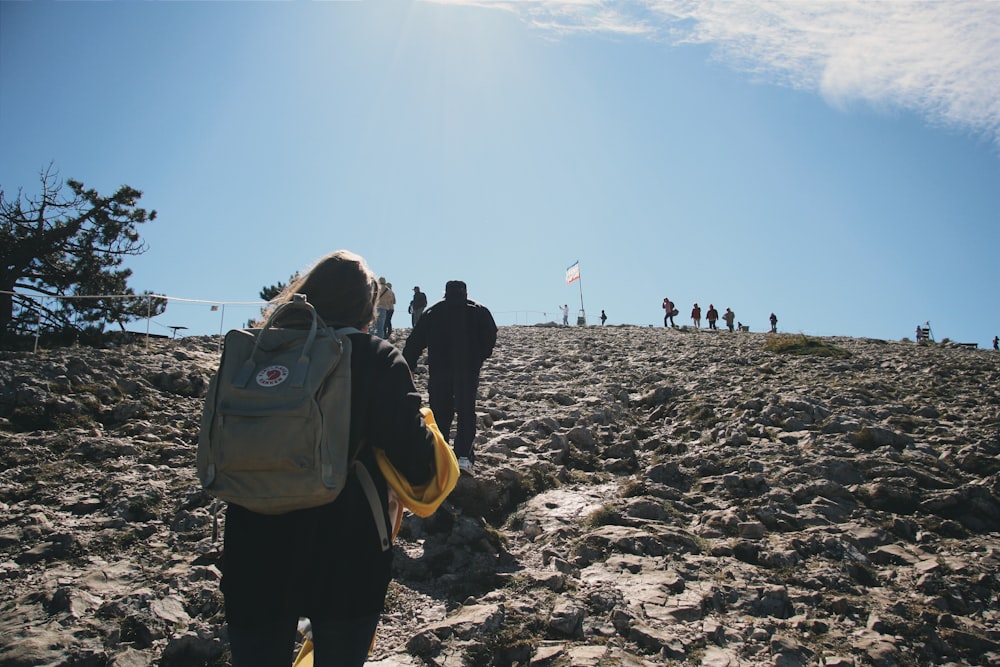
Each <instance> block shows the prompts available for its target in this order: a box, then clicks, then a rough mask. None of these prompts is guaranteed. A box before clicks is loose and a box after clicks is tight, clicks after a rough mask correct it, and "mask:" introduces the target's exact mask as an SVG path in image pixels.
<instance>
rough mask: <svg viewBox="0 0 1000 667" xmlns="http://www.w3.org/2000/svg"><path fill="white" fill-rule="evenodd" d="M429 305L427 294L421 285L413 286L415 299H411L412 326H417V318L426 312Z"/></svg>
mask: <svg viewBox="0 0 1000 667" xmlns="http://www.w3.org/2000/svg"><path fill="white" fill-rule="evenodd" d="M426 307H427V295H426V294H424V293H423V292H421V291H420V286H419V285H418V286H416V287H414V288H413V300H412V301H410V316H411V318H412V319H411V322H412V326H417V320H419V319H420V316H421V315H423V314H424V308H426Z"/></svg>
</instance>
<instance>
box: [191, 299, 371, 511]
mask: <svg viewBox="0 0 1000 667" xmlns="http://www.w3.org/2000/svg"><path fill="white" fill-rule="evenodd" d="M295 316H297V317H295ZM289 319H292V320H294V321H295V322H296V323H298V322H302V323H303V325H304V326H303V328H281V327H279V326H277V323H278V322H287V321H289ZM350 331H354V330H350ZM350 422H351V341H350V339H349V338H348V337H347V335H346V331H345V330H334V329H331V328H328V327H327V326H326V325H325V324H324V323H323V322H322V320H321V319H320V318H319V317H318V315H317V314H316V310H315V309H314V308H313V306H312V305H311V304H309V303H308V302H307V301H306V300H305V297H304V296H302V295H296V296H295V299H294V300H293V301H290V302H288V303H285V304H283V305H281V306H279V307H278V308H277V309H276V310H275V311H274V313H272V314H271V316H270V317H269V318H268V319H267V321H266V322H265V324H264V326H263V327H262V328H260V329H234V330H233V331H230V332H229V333H228V334H226V338H225V347H224V348H223V352H222V360H221V362H220V365H219V370H218V372H217V373H216V375H215V377H214V378H212V381H211V383H210V385H209V389H208V396H207V397H206V400H205V410H204V413H203V415H202V420H201V433H200V434H199V437H198V456H197V468H198V478H199V480H200V481H201V484H202V486H203V487H204V489H205V490H206V491H207V492H208V493H209V494H210V495H213V496H215V497H217V498H220V499H222V500H225V501H227V502H230V503H235V504H237V505H241V506H243V507H246V508H247V509H250V510H253V511H255V512H260V513H262V514H282V513H285V512H289V511H292V510H297V509H305V508H308V507H316V506H319V505H323V504H326V503H329V502H333V501H334V500H335V499H336V498H337V496H338V494H339V493H340V492H341V490H342V489H343V488H344V485H345V483H346V481H347V476H348V474H349V473H350V472H351V470H352V468H355V462H354V461H351V460H349V459H350V451H349V440H350V437H349V436H350ZM356 468H360V469H361V471H362V473H360V474H363V476H364V477H365V478H367V479H365V480H362V484H363V485H364V486H365V487H366V488H365V491H366V493H367V494H368V495H369V500H371V492H370V489H369V488H368V487H369V486H370V482H371V479H370V477H368V473H367V471H365V470H364V466H362V465H361V464H360V462H357V465H356ZM376 500H377V499H376ZM379 507H381V503H379ZM379 514H381V510H379ZM379 523H381V522H379Z"/></svg>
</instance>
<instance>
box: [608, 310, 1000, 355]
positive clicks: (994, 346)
mask: <svg viewBox="0 0 1000 667" xmlns="http://www.w3.org/2000/svg"><path fill="white" fill-rule="evenodd" d="M607 321H608V316H607V315H605V314H604V309H603V308H602V309H601V326H602V327H603V326H604V323H605V322H607ZM996 346H997V341H996V339H995V338H994V339H993V349H996Z"/></svg>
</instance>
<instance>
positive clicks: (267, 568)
mask: <svg viewBox="0 0 1000 667" xmlns="http://www.w3.org/2000/svg"><path fill="white" fill-rule="evenodd" d="M378 289H379V283H377V282H376V280H375V276H374V274H372V272H371V271H370V270H369V269H368V266H367V264H366V263H365V260H364V259H363V258H361V257H360V256H358V255H356V254H354V253H351V252H347V251H344V250H340V251H337V252H335V253H332V254H330V255H328V256H326V257H324V258H323V259H322V260H320V261H319V263H318V264H316V266H315V267H314V268H312V269H311V270H310V271H309V272H308V273H306V274H305V275H304V276H302V277H300V278H298V279H296V280H294V281H293V282H292V284H291V285H289V286H288V287H287V288H286V289H285V290H284V291H283V292H282V294H281V295H280V296H279V297H278V301H279V302H288V301H291V300H292V298H293V295H294V294H304V295H306V298H307V300H308V302H309V303H310V304H312V305H313V306H314V307H315V308H316V310H317V311H318V315H319V316H320V317H321V318H322V319H323V321H324V322H325V323H326V324H327V325H329V326H331V327H353V328H354V329H357V330H358V331H355V332H348V334H347V336H346V337H347V338H348V339H349V340H350V341H351V348H352V351H351V356H350V368H351V376H350V377H351V380H350V386H351V406H350V415H351V417H350V422H351V423H350V436H349V442H350V448H351V451H352V452H356V454H355V455H356V456H357V461H359V462H361V463H362V464H363V466H364V468H365V469H366V470H367V472H368V474H369V475H370V477H371V479H372V481H373V482H374V488H373V489H372V490H373V491H374V493H375V495H376V496H377V497H378V500H380V501H381V503H382V507H383V508H385V507H388V500H389V498H388V492H387V482H386V478H385V476H384V475H383V474H382V472H381V471H380V466H379V465H378V463H377V462H376V456H375V450H376V449H378V450H380V451H381V452H383V453H384V454H385V456H386V458H387V459H388V460H389V462H390V463H391V464H392V466H393V467H394V468H395V469H396V470H397V471H398V472H399V473H401V474H402V475H403V476H404V477H406V479H407V480H408V481H409V482H410V483H411V484H412V485H414V486H416V485H419V484H426V483H429V482H431V481H432V480H434V479H435V470H436V466H435V442H436V440H435V436H434V434H433V432H432V431H431V429H429V428H428V427H427V425H426V423H425V418H424V416H423V415H422V414H421V412H420V394H419V393H418V392H417V390H416V388H415V387H414V385H413V379H412V375H411V374H410V370H409V368H408V367H407V365H406V362H405V361H404V360H403V355H402V354H401V353H400V352H399V351H398V350H397V349H396V348H395V347H393V346H392V345H390V344H389V343H387V342H386V341H384V340H382V339H380V338H375V337H372V336H370V335H369V334H367V333H361V332H363V331H366V330H367V329H368V326H369V324H370V323H371V322H372V320H373V316H374V314H375V299H376V297H377V295H378ZM282 326H286V327H292V328H294V327H298V326H301V321H300V320H298V319H295V318H294V317H293V318H291V319H290V321H288V322H287V323H284V322H283V323H282ZM345 361H346V360H345ZM265 370H272V369H265ZM286 375H287V373H286ZM268 377H269V378H270V377H272V376H268ZM273 377H282V376H281V375H280V374H276V375H275V376H273ZM251 381H253V380H251ZM275 384H280V380H278V381H277V382H276V383H275ZM274 446H275V447H281V446H282V443H281V442H275V443H274ZM359 480H360V472H351V473H350V474H349V476H348V477H347V483H346V486H344V487H343V491H342V492H341V493H340V495H339V496H337V498H336V500H334V501H333V502H330V503H327V504H325V505H320V506H318V507H311V508H308V509H299V510H295V511H290V512H286V513H284V514H258V513H256V512H252V511H250V510H248V509H246V508H244V507H242V506H240V505H238V504H235V503H229V505H228V508H227V509H226V522H225V538H224V548H223V551H222V562H221V570H222V573H223V574H222V583H221V588H222V592H223V595H224V599H225V614H226V622H227V624H228V635H229V645H230V648H231V651H232V664H233V666H234V667H246V666H256V665H288V664H289V663H290V660H291V656H293V655H294V650H295V637H296V627H297V624H298V620H299V617H308V618H309V619H310V620H311V621H312V632H313V642H314V644H315V658H316V664H317V665H326V664H334V662H335V663H336V664H338V665H341V664H342V665H361V664H363V663H364V662H365V659H366V658H367V656H368V651H369V647H370V646H371V642H372V638H373V636H374V634H375V628H376V626H377V625H378V622H379V617H380V615H381V613H382V610H383V607H384V605H385V596H386V591H387V589H388V586H389V581H390V580H391V578H392V571H391V567H392V554H393V551H392V548H391V547H389V548H385V546H384V545H385V542H386V541H385V540H383V538H382V537H381V536H380V532H379V527H378V526H377V525H376V520H375V517H374V516H373V512H372V511H371V510H370V503H369V499H368V498H366V494H365V491H364V490H363V484H362V483H361V482H360V481H359ZM382 514H383V515H384V511H383V512H382ZM382 518H387V516H383V517H382ZM386 529H387V526H385V525H383V526H382V527H381V530H382V531H383V532H384V531H385V530H386Z"/></svg>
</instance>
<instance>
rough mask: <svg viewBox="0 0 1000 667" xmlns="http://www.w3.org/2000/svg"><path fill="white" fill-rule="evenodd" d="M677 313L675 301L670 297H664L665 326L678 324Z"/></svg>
mask: <svg viewBox="0 0 1000 667" xmlns="http://www.w3.org/2000/svg"><path fill="white" fill-rule="evenodd" d="M676 314H677V310H676V309H675V308H674V302H673V301H671V300H670V298H669V297H663V326H665V327H667V326H670V327H673V326H677V325H675V324H674V315H676ZM668 322H669V324H668Z"/></svg>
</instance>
